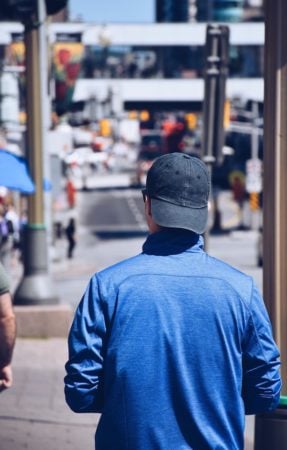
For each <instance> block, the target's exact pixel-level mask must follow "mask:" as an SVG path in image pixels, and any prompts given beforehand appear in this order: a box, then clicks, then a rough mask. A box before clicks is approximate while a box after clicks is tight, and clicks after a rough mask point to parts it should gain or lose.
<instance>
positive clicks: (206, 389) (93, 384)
mask: <svg viewBox="0 0 287 450" xmlns="http://www.w3.org/2000/svg"><path fill="white" fill-rule="evenodd" d="M209 189H210V182H209V175H208V170H207V168H206V166H205V165H204V163H203V162H201V161H200V160H199V159H198V158H196V157H192V156H189V155H186V154H183V153H171V154H166V155H163V156H161V157H159V158H158V159H156V160H155V162H154V164H153V166H152V167H151V168H150V170H149V171H148V174H147V182H146V189H145V190H144V191H143V197H144V201H145V216H146V220H147V224H148V228H149V231H150V234H149V236H148V238H147V240H146V241H145V243H144V245H143V251H142V253H141V254H139V255H137V256H135V257H133V258H130V259H127V260H125V261H122V262H120V263H118V264H116V265H113V266H111V267H109V268H107V269H105V270H103V271H100V272H98V273H97V274H95V275H94V276H93V277H92V279H91V281H90V283H89V285H88V287H87V290H86V292H85V294H84V296H83V298H82V300H81V302H80V304H79V306H78V308H77V310H76V313H75V317H74V321H73V324H72V327H71V330H70V334H69V359H68V361H67V363H66V372H67V374H66V377H65V380H64V381H65V395H66V401H67V403H68V405H69V406H70V408H71V409H72V410H73V411H75V412H98V413H102V415H101V418H100V422H99V424H98V428H97V432H96V438H95V441H96V448H97V450H104V449H105V450H106V449H113V450H116V449H121V450H125V449H136V450H146V449H148V450H153V449H154V450H155V449H162V450H175V449H186V450H187V449H196V450H207V449H210V450H214V449H221V450H231V449H232V450H242V449H243V445H244V443H243V441H244V419H245V418H244V415H245V414H256V413H260V412H264V411H265V412H266V411H271V410H273V409H274V408H276V406H277V404H278V401H279V395H280V388H281V379H280V374H279V367H280V362H279V352H278V349H277V347H276V344H275V342H274V340H273V337H272V330H271V325H270V321H269V318H268V315H267V312H266V309H265V306H264V303H263V300H262V297H261V295H260V293H259V291H258V289H257V287H256V286H255V284H254V282H253V280H252V278H251V277H249V276H247V275H245V274H243V273H241V272H239V271H238V270H236V269H235V268H233V267H231V266H229V265H228V264H226V263H224V262H223V261H220V260H218V259H216V258H213V257H211V256H209V255H208V254H207V253H206V252H205V251H204V248H203V244H204V242H203V238H202V236H201V235H202V233H203V232H204V231H205V230H206V226H207V218H208V211H207V210H208V196H209Z"/></svg>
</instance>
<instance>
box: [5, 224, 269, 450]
mask: <svg viewBox="0 0 287 450" xmlns="http://www.w3.org/2000/svg"><path fill="white" fill-rule="evenodd" d="M79 232H80V233H81V234H82V235H84V233H85V230H84V229H82V230H80V231H79ZM229 239H231V242H230V243H229V245H226V241H228V242H229ZM246 239H248V240H249V241H248V242H249V245H246V243H245V245H244V242H245V241H246ZM254 239H255V237H254V236H253V235H252V233H246V234H243V233H239V234H236V233H235V234H233V236H230V237H228V236H226V235H223V236H211V237H210V240H209V245H210V253H212V254H213V255H215V256H219V257H223V258H224V259H225V260H227V258H226V256H227V255H226V250H225V249H228V247H229V246H230V245H232V247H233V248H234V251H233V252H232V255H229V258H231V259H232V258H233V259H234V261H231V262H232V263H234V262H235V261H237V259H236V258H235V255H237V257H238V255H239V257H240V258H241V259H242V261H243V262H242V265H243V270H246V267H247V268H248V267H249V270H250V271H251V272H252V270H253V269H252V267H253V260H252V258H253V254H252V248H253V247H252V245H253V243H254ZM143 240H144V237H140V238H133V239H128V240H127V239H121V240H110V241H97V238H93V237H86V238H85V239H84V238H83V239H81V245H80V244H79V246H78V248H77V249H76V252H75V259H73V260H66V259H64V258H60V259H59V261H57V262H55V263H53V267H52V275H53V278H54V281H55V284H56V287H57V290H58V293H59V296H60V301H61V302H62V303H65V302H68V303H69V304H71V305H72V306H76V304H77V303H78V302H79V300H80V297H81V295H82V292H83V289H84V287H85V286H86V284H87V282H88V280H89V278H90V276H91V275H92V274H93V272H95V271H96V270H99V269H101V268H103V267H105V266H107V265H109V264H112V263H113V262H116V261H118V260H120V259H122V258H125V257H128V256H130V255H133V254H135V253H137V252H139V251H141V245H142V243H143ZM251 244H252V245H251ZM58 246H59V248H58V250H59V252H62V253H63V254H65V249H66V243H65V242H64V241H63V242H59V243H58ZM244 248H245V250H244ZM244 251H245V253H244V255H243V252H244ZM240 252H241V253H240ZM246 252H247V253H246ZM248 252H249V253H248ZM83 261H84V264H83ZM246 264H247V266H246ZM237 266H238V264H237ZM258 273H260V272H258V271H255V270H254V275H255V276H257V278H258V277H259V278H258V280H257V283H258V284H260V283H261V280H260V275H259V276H258ZM66 359H67V343H66V339H45V340H40V339H18V340H17V344H16V347H15V353H14V358H13V368H14V386H13V388H11V389H10V390H8V391H6V392H4V393H2V394H1V396H0V449H1V450H22V449H26V450H27V449H28V450H40V449H41V450H79V449H83V450H93V449H94V433H95V429H96V425H97V421H98V418H99V417H98V415H95V414H84V415H81V414H75V413H73V412H72V411H70V410H69V408H68V407H67V406H66V404H65V400H64V395H63V377H64V373H65V371H64V364H65V361H66ZM252 441H253V418H252V417H251V418H250V419H248V421H247V428H246V446H245V450H252ZM111 450H112V449H111Z"/></svg>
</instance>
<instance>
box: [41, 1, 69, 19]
mask: <svg viewBox="0 0 287 450" xmlns="http://www.w3.org/2000/svg"><path fill="white" fill-rule="evenodd" d="M45 3H46V11H47V14H48V16H52V15H53V14H57V13H58V12H59V11H61V10H62V9H64V8H66V6H67V4H68V0H45Z"/></svg>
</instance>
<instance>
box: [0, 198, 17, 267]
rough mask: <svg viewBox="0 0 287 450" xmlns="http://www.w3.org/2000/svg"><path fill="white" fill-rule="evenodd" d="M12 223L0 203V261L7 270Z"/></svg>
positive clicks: (11, 242) (9, 261) (11, 243)
mask: <svg viewBox="0 0 287 450" xmlns="http://www.w3.org/2000/svg"><path fill="white" fill-rule="evenodd" d="M13 231H14V230H13V223H12V222H11V220H7V219H6V217H5V208H4V206H3V205H0V261H1V263H2V264H3V265H4V267H5V269H6V270H9V268H10V263H11V256H12V250H13Z"/></svg>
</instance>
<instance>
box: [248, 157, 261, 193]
mask: <svg viewBox="0 0 287 450" xmlns="http://www.w3.org/2000/svg"><path fill="white" fill-rule="evenodd" d="M245 183H246V184H245V186H246V191H247V192H248V193H249V194H250V193H253V192H254V193H260V192H262V161H261V160H260V159H258V158H252V159H248V160H247V161H246V180H245Z"/></svg>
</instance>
